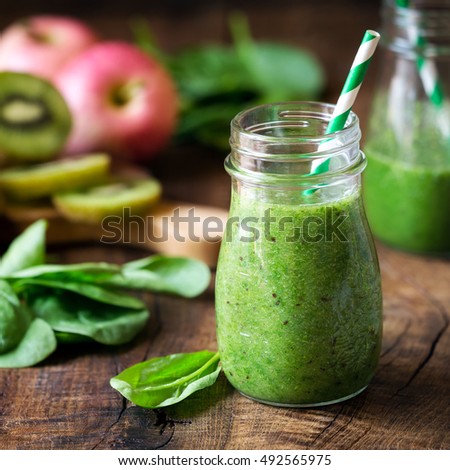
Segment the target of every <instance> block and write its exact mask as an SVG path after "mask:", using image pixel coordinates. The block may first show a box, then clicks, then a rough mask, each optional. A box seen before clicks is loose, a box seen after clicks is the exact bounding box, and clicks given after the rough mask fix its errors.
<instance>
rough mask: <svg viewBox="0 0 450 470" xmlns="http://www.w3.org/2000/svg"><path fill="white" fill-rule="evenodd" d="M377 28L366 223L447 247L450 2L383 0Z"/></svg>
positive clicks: (388, 237) (393, 237)
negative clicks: (378, 46) (378, 67)
mask: <svg viewBox="0 0 450 470" xmlns="http://www.w3.org/2000/svg"><path fill="white" fill-rule="evenodd" d="M400 4H402V5H406V4H407V5H408V7H407V8H405V7H402V6H400ZM382 29H383V31H382V35H381V38H382V39H381V41H382V42H381V45H382V48H383V50H382V51H381V54H382V59H381V67H382V69H381V74H380V77H379V82H378V87H377V89H376V91H375V96H374V101H373V103H372V112H371V115H370V119H369V131H368V134H367V139H366V144H365V147H364V151H365V153H366V155H367V160H368V166H367V170H366V172H365V175H364V182H363V187H364V196H365V204H366V210H367V215H368V218H369V223H370V226H371V229H372V232H373V233H374V234H375V236H376V237H378V238H379V239H380V240H382V241H384V242H386V243H387V244H389V245H392V246H394V247H398V248H401V249H404V250H408V251H414V252H419V253H449V252H450V2H449V1H448V0H447V1H445V0H437V1H428V2H427V1H419V2H414V1H411V2H410V3H407V2H405V1H400V0H399V1H398V2H396V1H395V0H385V2H384V6H383V28H382Z"/></svg>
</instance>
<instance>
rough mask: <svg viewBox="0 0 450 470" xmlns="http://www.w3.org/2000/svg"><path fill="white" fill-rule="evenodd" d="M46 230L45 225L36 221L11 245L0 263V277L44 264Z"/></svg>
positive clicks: (43, 222)
mask: <svg viewBox="0 0 450 470" xmlns="http://www.w3.org/2000/svg"><path fill="white" fill-rule="evenodd" d="M46 228H47V223H46V222H45V221H44V220H38V221H37V222H35V223H34V224H32V225H30V226H29V227H28V228H27V229H26V230H25V231H24V232H23V233H22V234H21V235H19V236H18V237H17V238H16V239H15V240H14V241H13V242H12V243H11V245H10V246H9V248H8V250H7V251H6V253H5V254H4V255H3V258H2V260H1V262H0V276H8V275H10V274H12V273H14V272H15V271H19V270H21V269H25V268H29V267H31V266H37V265H39V264H43V263H44V262H45V230H46Z"/></svg>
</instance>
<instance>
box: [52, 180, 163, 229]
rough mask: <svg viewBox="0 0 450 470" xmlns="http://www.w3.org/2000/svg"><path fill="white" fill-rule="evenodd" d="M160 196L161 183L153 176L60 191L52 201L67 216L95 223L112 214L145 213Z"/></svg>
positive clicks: (79, 220)
mask: <svg viewBox="0 0 450 470" xmlns="http://www.w3.org/2000/svg"><path fill="white" fill-rule="evenodd" d="M160 196H161V184H160V183H159V182H158V181H157V180H156V179H154V178H147V179H140V180H134V181H129V180H122V181H116V182H112V183H111V184H106V185H103V186H97V187H93V188H89V189H86V190H84V191H74V192H68V193H64V194H58V195H56V196H54V197H53V203H54V204H55V206H56V208H57V209H58V210H59V212H60V213H61V214H62V215H64V216H65V217H66V218H67V219H69V220H73V221H76V222H86V223H92V224H96V223H98V222H101V221H102V220H103V219H104V218H105V217H108V216H111V215H117V216H123V215H124V209H129V213H131V214H144V213H145V212H146V211H147V210H148V209H150V208H151V207H152V206H153V205H154V204H155V203H156V202H157V201H158V200H159V198H160Z"/></svg>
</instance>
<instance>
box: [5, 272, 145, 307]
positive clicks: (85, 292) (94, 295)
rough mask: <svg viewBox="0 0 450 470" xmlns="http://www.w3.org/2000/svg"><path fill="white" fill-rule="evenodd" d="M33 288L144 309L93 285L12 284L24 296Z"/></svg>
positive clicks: (137, 301) (128, 297)
mask: <svg viewBox="0 0 450 470" xmlns="http://www.w3.org/2000/svg"><path fill="white" fill-rule="evenodd" d="M33 286H40V287H47V288H49V289H59V290H66V291H70V292H74V293H76V294H79V295H80V296H83V297H86V298H87V299H92V300H96V301H97V302H99V303H104V304H108V305H114V306H116V307H122V308H127V309H132V310H142V309H145V304H144V303H143V302H142V301H141V300H140V299H138V298H136V297H132V296H131V295H127V294H125V293H123V292H117V291H113V290H111V289H107V288H104V287H100V286H97V285H94V284H87V283H82V282H66V281H63V280H61V281H59V280H56V279H40V278H28V279H20V280H18V281H16V282H14V283H13V287H14V289H15V290H16V291H19V292H20V293H22V294H25V295H26V293H27V289H28V288H29V287H31V288H33Z"/></svg>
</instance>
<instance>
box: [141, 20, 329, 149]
mask: <svg viewBox="0 0 450 470" xmlns="http://www.w3.org/2000/svg"><path fill="white" fill-rule="evenodd" d="M229 27H230V31H231V33H232V37H233V41H234V44H233V45H232V46H231V47H230V46H226V45H215V44H205V45H202V46H199V47H196V48H193V49H190V50H186V51H182V52H181V53H178V54H175V55H172V56H168V55H163V59H164V63H165V65H166V67H167V68H168V70H169V71H170V73H171V75H172V76H173V78H174V80H175V83H176V86H177V89H178V94H179V96H180V102H181V115H180V119H179V123H178V126H177V131H176V138H177V140H178V141H181V142H185V141H194V142H197V143H200V144H203V145H207V146H212V147H216V148H218V149H220V150H228V149H229V144H228V137H229V125H230V121H231V120H232V119H233V117H234V116H235V115H236V114H237V113H238V112H239V111H241V110H242V109H245V108H249V107H252V106H254V105H256V104H261V103H269V102H273V101H291V100H313V99H317V98H318V96H319V95H320V93H321V91H322V90H323V88H324V84H325V75H324V72H323V68H322V66H321V64H320V63H319V61H318V60H317V59H316V58H315V57H314V56H313V55H312V54H311V53H310V52H308V51H307V50H305V49H300V48H297V47H294V46H289V45H286V44H282V43H270V42H257V41H254V40H253V39H252V38H251V35H250V29H249V25H248V22H247V20H246V18H245V17H244V16H243V15H242V14H239V13H237V14H234V15H232V16H231V17H230V20H229ZM134 37H135V41H136V43H137V44H138V46H140V47H141V48H142V49H143V50H144V51H147V52H148V53H149V54H150V55H154V54H155V53H157V54H158V53H159V54H161V53H160V51H158V50H156V51H155V48H156V46H155V41H154V38H153V35H152V33H151V32H150V30H149V28H148V25H147V24H146V23H145V22H144V21H141V22H140V23H139V25H138V27H135V28H134Z"/></svg>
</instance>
